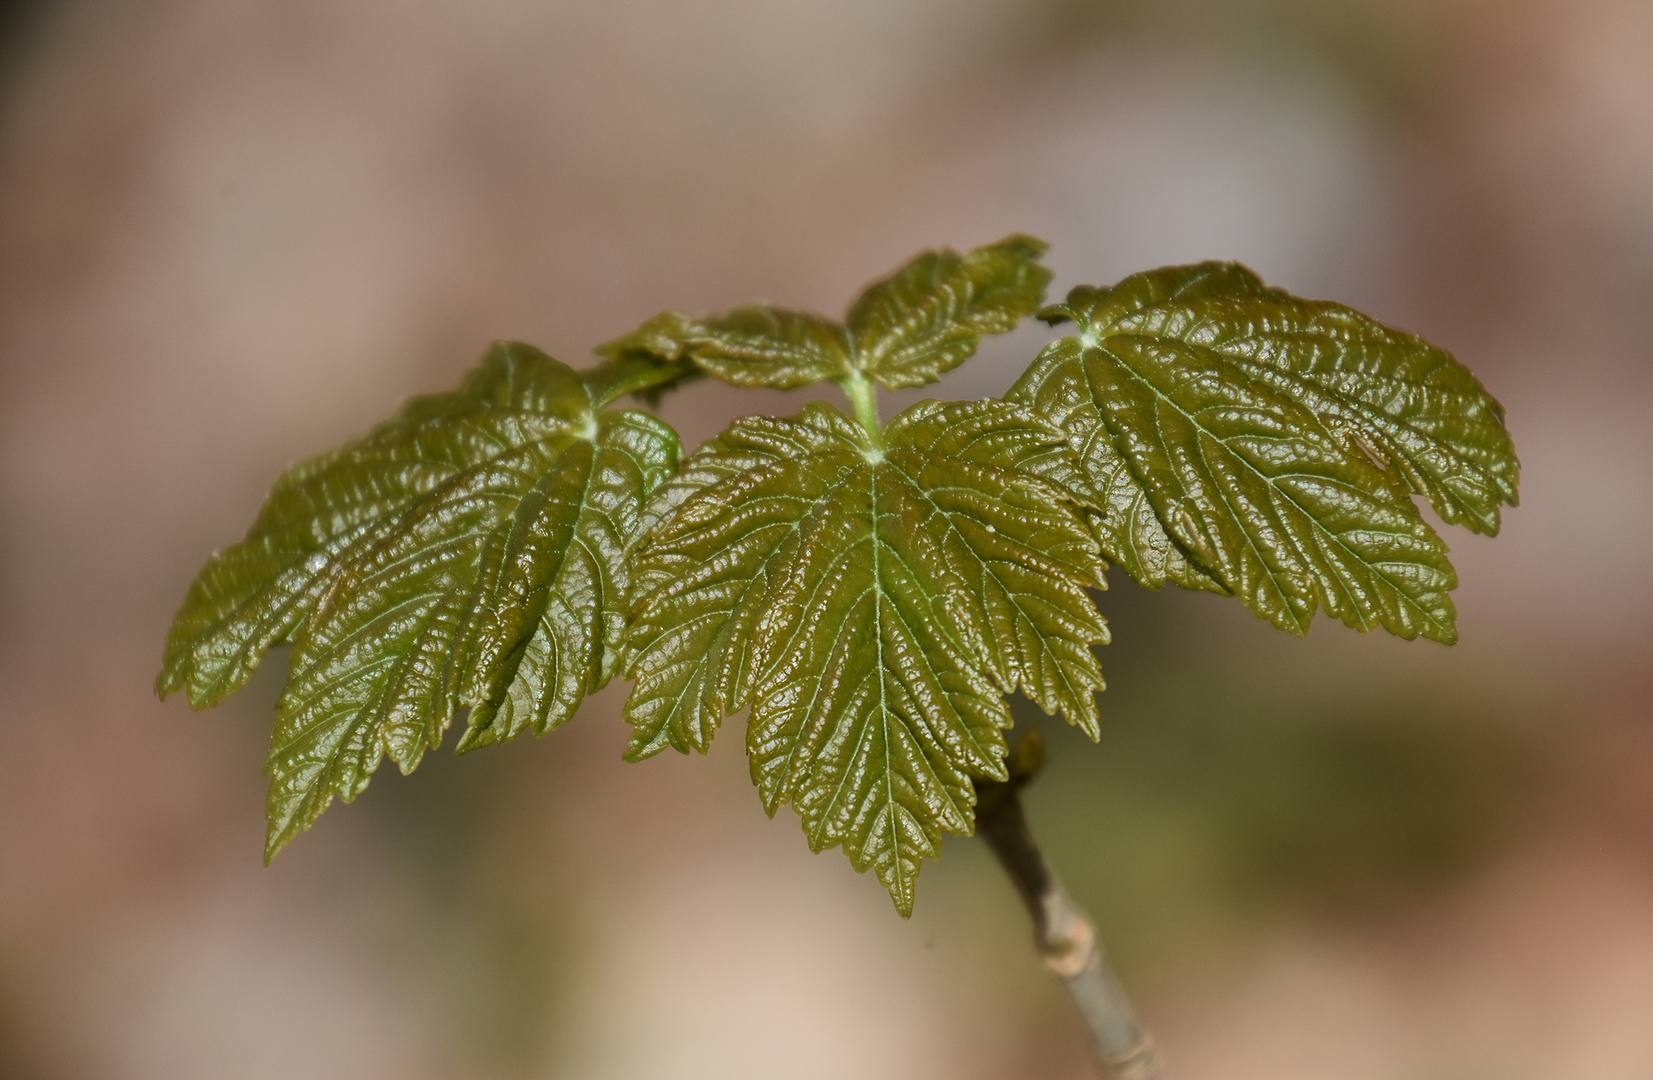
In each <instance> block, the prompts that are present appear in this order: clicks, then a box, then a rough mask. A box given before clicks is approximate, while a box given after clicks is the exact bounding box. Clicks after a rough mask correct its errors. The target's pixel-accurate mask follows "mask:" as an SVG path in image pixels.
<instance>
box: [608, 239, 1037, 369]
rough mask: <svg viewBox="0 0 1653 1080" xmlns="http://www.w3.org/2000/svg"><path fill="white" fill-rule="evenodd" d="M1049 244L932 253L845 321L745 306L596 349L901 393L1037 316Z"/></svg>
mask: <svg viewBox="0 0 1653 1080" xmlns="http://www.w3.org/2000/svg"><path fill="white" fill-rule="evenodd" d="M1044 252H1045V244H1044V242H1043V241H1041V240H1037V239H1034V238H1033V237H1031V236H1021V235H1017V236H1010V237H1007V238H1005V239H1004V240H1001V241H999V242H998V243H996V244H988V245H986V246H984V247H979V248H975V249H974V250H972V251H971V252H970V253H969V254H967V255H959V254H958V253H957V252H955V251H952V250H949V249H945V248H944V249H942V250H940V251H929V252H925V253H923V254H921V255H919V256H918V257H916V258H914V259H913V260H912V261H910V262H909V263H907V265H905V266H903V267H902V268H901V269H900V270H898V271H896V272H895V273H894V274H892V275H891V276H889V277H887V278H884V279H881V280H879V281H877V282H874V283H873V284H872V285H869V286H868V287H867V288H866V290H865V291H864V292H862V294H861V296H860V298H859V299H857V300H856V301H855V303H854V304H852V305H851V306H850V310H849V314H848V316H847V318H846V320H845V323H843V324H840V323H837V322H834V321H833V320H831V319H828V318H825V317H823V316H820V315H813V314H808V313H804V312H796V311H787V310H785V309H782V308H775V307H770V306H768V305H765V304H747V305H744V306H742V307H738V308H735V309H734V310H732V311H730V312H728V313H727V314H724V315H717V316H710V317H707V318H704V319H695V318H692V317H691V316H688V315H685V314H683V313H682V312H680V311H665V312H661V313H660V314H659V315H656V316H654V317H653V318H652V319H649V320H648V321H647V322H645V323H643V324H642V325H641V326H639V327H638V328H637V329H636V330H633V331H632V332H631V333H629V334H626V335H624V336H623V337H619V338H615V339H614V340H613V341H609V342H606V343H604V344H602V345H599V346H598V347H597V352H598V353H600V354H601V355H603V356H606V357H608V358H609V359H611V360H612V359H618V358H621V357H626V356H637V355H650V356H655V357H659V358H661V359H663V360H666V361H676V360H680V359H689V360H692V361H693V362H694V363H696V364H698V365H699V366H700V367H701V368H703V369H704V370H706V371H707V372H709V373H710V374H712V375H713V376H715V377H716V378H719V379H722V380H723V381H724V382H727V383H731V384H733V385H735V386H742V387H760V386H762V387H771V388H775V389H790V388H793V387H798V386H804V385H807V384H809V383H813V382H820V381H822V380H826V379H833V380H843V379H846V378H849V377H851V376H853V375H856V374H861V375H866V376H870V377H872V378H875V379H877V380H878V381H879V382H880V383H882V384H883V385H885V386H887V387H890V388H891V389H898V388H901V387H907V386H922V385H924V384H926V383H931V382H934V381H936V380H937V379H938V378H940V377H941V374H942V373H943V372H945V371H948V370H950V369H952V368H954V367H957V366H958V365H959V364H960V363H962V362H963V361H964V360H965V359H966V358H968V357H969V356H970V355H971V354H972V353H974V352H975V351H976V347H977V345H978V344H980V342H981V338H982V335H984V334H1002V333H1004V332H1006V331H1008V330H1011V329H1013V328H1014V327H1015V326H1016V324H1017V322H1019V321H1020V320H1021V319H1022V318H1023V317H1025V316H1027V315H1031V314H1033V312H1035V311H1036V310H1038V307H1039V304H1040V302H1041V301H1042V300H1043V297H1044V291H1045V286H1046V285H1048V284H1049V282H1050V271H1048V270H1046V269H1045V268H1044V267H1042V266H1040V265H1039V264H1038V261H1037V260H1038V259H1039V258H1040V256H1042V255H1043V254H1044Z"/></svg>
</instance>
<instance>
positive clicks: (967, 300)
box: [844, 235, 1051, 390]
mask: <svg viewBox="0 0 1653 1080" xmlns="http://www.w3.org/2000/svg"><path fill="white" fill-rule="evenodd" d="M1045 249H1046V244H1045V242H1044V241H1043V240H1038V239H1035V238H1034V237H1031V236H1021V235H1016V236H1009V237H1006V238H1005V239H1003V240H1001V241H999V242H998V243H996V244H988V245H987V246H985V247H979V248H976V249H975V250H973V251H971V252H970V253H969V254H968V255H962V256H961V255H959V254H958V253H957V252H954V251H952V250H949V249H947V248H943V249H942V250H940V251H927V252H925V253H924V254H922V255H919V256H918V257H917V258H915V259H913V260H912V261H911V262H909V263H908V264H907V265H906V266H903V267H902V268H901V269H900V270H897V271H896V272H895V273H894V274H892V275H891V276H889V277H887V278H885V279H884V280H882V281H878V282H874V283H873V284H872V285H869V286H868V287H867V289H866V291H865V292H863V293H862V294H861V296H860V298H859V299H857V300H856V301H855V303H854V304H853V305H851V306H850V309H849V314H848V316H846V318H845V320H844V322H845V325H846V326H847V327H848V329H849V333H850V337H851V339H852V340H853V341H854V343H855V360H856V365H857V367H858V368H859V369H860V370H862V371H864V372H866V373H867V374H869V375H871V376H873V377H874V378H876V379H877V380H878V381H879V382H881V383H883V384H884V385H885V386H887V387H889V388H890V389H892V390H899V389H901V388H903V387H907V386H923V385H925V384H926V383H932V382H935V381H936V380H937V379H939V378H941V376H942V373H943V372H946V371H951V370H952V369H953V368H955V367H958V366H959V365H960V364H962V363H963V362H964V361H965V360H966V359H968V358H969V357H970V356H971V355H972V354H974V353H975V351H976V346H977V345H979V344H981V339H982V335H984V334H1003V333H1006V332H1007V331H1010V330H1014V329H1015V328H1016V324H1017V323H1018V322H1020V321H1021V320H1022V319H1023V318H1025V317H1026V316H1028V315H1031V314H1033V313H1034V312H1035V311H1037V310H1039V305H1040V303H1042V302H1043V300H1044V296H1045V287H1046V286H1047V285H1049V284H1050V277H1051V274H1050V271H1049V270H1047V269H1045V268H1044V267H1043V266H1040V265H1039V263H1038V262H1037V260H1038V259H1039V258H1040V257H1041V256H1043V255H1044V253H1045Z"/></svg>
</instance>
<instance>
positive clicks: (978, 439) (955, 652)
mask: <svg viewBox="0 0 1653 1080" xmlns="http://www.w3.org/2000/svg"><path fill="white" fill-rule="evenodd" d="M1062 451H1063V435H1062V433H1061V431H1060V430H1058V429H1056V428H1054V427H1052V426H1050V425H1047V424H1044V423H1042V422H1040V421H1039V420H1037V419H1036V418H1034V417H1032V416H1031V415H1029V414H1028V413H1027V412H1026V411H1025V410H1023V409H1021V408H1019V407H1017V406H1015V405H1012V404H1008V403H1005V402H994V401H986V402H967V403H950V404H938V403H936V402H922V403H920V404H918V405H915V406H914V407H912V408H911V409H908V410H907V411H906V412H904V413H902V414H901V415H900V416H898V417H896V418H895V419H894V420H893V421H891V422H890V424H889V425H888V426H887V427H886V428H885V429H884V431H883V433H882V439H881V440H878V439H875V438H874V437H873V436H871V435H870V434H869V433H868V432H867V430H866V429H865V428H863V427H862V426H861V425H860V424H858V423H856V422H855V421H854V420H851V419H850V418H849V417H847V416H845V415H844V414H843V413H842V412H840V411H839V410H837V409H835V408H832V407H830V406H827V405H823V404H811V405H809V406H807V407H806V408H805V409H804V411H803V412H801V413H799V414H798V415H797V416H795V417H792V418H788V419H776V418H770V417H747V418H744V419H742V420H738V421H736V422H735V424H734V425H733V426H732V427H730V428H729V429H728V430H727V431H726V432H724V433H723V434H722V435H721V436H719V437H718V438H716V439H714V440H712V441H711V442H709V443H708V444H707V445H706V446H704V447H702V448H701V450H700V451H698V452H697V453H696V454H695V455H694V456H692V457H691V458H690V459H689V460H688V461H687V462H686V463H685V466H684V469H683V471H682V473H681V474H680V475H679V476H678V477H677V478H676V479H675V480H673V481H672V482H670V483H668V484H667V485H666V486H665V487H663V488H662V489H661V491H660V492H659V493H658V494H657V495H656V497H655V500H654V505H653V506H651V508H650V511H649V512H650V514H651V515H654V516H655V517H657V518H660V519H661V520H660V524H659V525H658V526H657V527H656V529H655V530H654V532H653V533H652V534H651V538H650V540H649V541H648V542H647V543H646V544H645V545H644V547H643V548H642V549H640V550H639V552H638V555H637V562H636V582H637V586H636V588H637V595H638V597H639V599H638V601H637V603H636V604H635V606H634V615H633V618H634V621H633V625H632V628H631V630H630V633H629V636H628V659H627V674H628V675H631V676H633V677H635V678H636V680H637V683H636V686H635V687H634V689H633V691H632V694H631V697H630V698H629V699H628V701H627V703H626V718H627V719H628V720H629V721H630V722H631V723H632V724H634V725H635V726H636V730H635V731H634V733H633V738H632V743H631V747H630V748H629V750H628V752H627V756H628V757H629V758H631V759H634V760H635V759H638V758H641V757H646V756H648V755H650V754H653V753H655V752H658V751H659V750H661V749H663V748H664V747H666V746H668V745H669V746H673V747H675V748H677V749H678V750H681V751H687V750H689V749H690V748H694V749H699V750H705V749H706V747H707V745H708V744H709V742H710V740H711V737H712V734H713V732H714V730H715V729H716V726H717V724H718V722H719V721H720V720H721V719H722V718H723V717H724V716H726V715H729V714H730V713H733V712H736V711H738V710H740V709H743V708H747V707H748V706H749V707H750V708H751V719H750V723H749V727H748V736H747V752H748V754H749V756H750V760H751V768H752V776H753V780H754V782H755V783H756V784H757V786H758V789H759V792H760V794H761V796H762V798H763V803H764V806H765V808H766V809H767V810H768V811H769V812H770V813H771V814H772V813H774V812H775V810H776V808H777V807H778V806H780V805H781V804H782V803H786V802H790V803H792V805H793V806H794V807H795V808H796V810H797V811H798V813H799V815H800V817H801V818H802V819H803V823H804V830H805V833H806V835H807V837H808V839H809V843H810V846H811V847H812V848H813V849H815V850H817V851H819V850H821V849H823V848H826V847H831V846H834V845H838V844H841V845H842V846H843V847H844V850H845V852H846V853H847V854H848V855H849V857H850V859H851V861H852V863H853V864H854V866H855V867H856V869H857V870H865V869H866V868H867V867H869V866H871V867H873V868H874V870H875V871H876V872H877V874H878V877H879V880H880V881H882V882H883V883H884V885H885V886H886V887H887V888H888V889H889V891H890V894H891V896H892V897H893V898H894V900H895V903H896V906H897V907H898V908H899V909H900V910H901V911H902V912H903V914H906V913H908V912H910V911H911V907H912V897H913V883H914V878H915V876H916V875H917V873H918V869H919V863H920V860H921V859H923V858H925V857H928V856H933V855H935V854H936V853H937V851H938V849H939V844H940V839H941V835H942V834H943V833H946V832H951V833H955V834H958V833H968V832H970V831H971V829H972V827H973V817H972V807H973V806H974V794H973V792H972V789H971V785H970V778H971V777H972V776H986V777H994V778H999V779H1003V777H1004V775H1005V773H1004V764H1003V760H1004V755H1005V743H1004V739H1003V736H1002V734H1001V733H1000V732H1001V729H1002V728H1004V727H1006V726H1008V724H1009V722H1010V718H1009V713H1008V711H1007V709H1006V707H1005V704H1004V701H1003V698H1002V694H1003V693H1005V692H1009V691H1012V690H1017V689H1020V690H1021V691H1022V692H1024V693H1026V694H1028V695H1029V696H1030V697H1032V698H1033V699H1034V700H1036V701H1038V702H1039V703H1040V704H1041V705H1042V706H1043V707H1044V708H1045V709H1046V710H1047V711H1052V710H1056V709H1060V710H1061V711H1062V712H1063V713H1064V714H1065V715H1066V716H1067V718H1068V719H1069V720H1070V721H1072V722H1075V723H1077V724H1079V725H1081V726H1083V727H1084V728H1085V729H1086V730H1087V731H1088V732H1090V733H1091V734H1092V735H1093V736H1094V735H1095V733H1096V713H1095V702H1094V692H1095V691H1096V690H1097V689H1100V688H1101V686H1102V678H1101V673H1100V671H1099V670H1098V669H1097V666H1096V659H1095V656H1094V654H1093V652H1092V650H1091V646H1092V645H1094V644H1096V643H1099V642H1102V641H1105V640H1106V637H1107V634H1106V628H1105V627H1104V625H1103V622H1102V620H1101V617H1100V616H1099V615H1098V614H1097V613H1096V611H1095V608H1094V606H1093V605H1092V604H1091V601H1090V599H1089V597H1088V595H1087V594H1086V593H1085V591H1084V590H1085V587H1086V586H1097V585H1100V582H1101V569H1102V568H1101V564H1100V562H1099V560H1098V550H1097V546H1096V543H1095V540H1094V538H1093V537H1092V536H1091V535H1090V534H1089V531H1088V530H1087V529H1086V528H1085V527H1084V524H1083V522H1082V521H1081V519H1080V518H1079V517H1078V516H1077V515H1076V512H1075V507H1074V506H1073V504H1072V503H1071V502H1070V501H1069V500H1068V499H1067V498H1066V497H1065V495H1064V493H1063V492H1062V490H1061V489H1060V488H1058V487H1057V486H1055V485H1053V484H1051V483H1050V482H1049V481H1047V480H1046V479H1044V478H1042V477H1041V476H1040V475H1039V472H1038V469H1039V467H1040V463H1041V462H1043V461H1045V460H1047V459H1049V458H1050V457H1052V456H1053V455H1057V456H1061V454H1062Z"/></svg>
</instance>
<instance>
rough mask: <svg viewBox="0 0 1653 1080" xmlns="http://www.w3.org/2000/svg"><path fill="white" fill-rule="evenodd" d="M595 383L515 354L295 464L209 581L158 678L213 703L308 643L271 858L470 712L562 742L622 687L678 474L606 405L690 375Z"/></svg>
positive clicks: (640, 423)
mask: <svg viewBox="0 0 1653 1080" xmlns="http://www.w3.org/2000/svg"><path fill="white" fill-rule="evenodd" d="M677 374H680V373H675V372H673V371H672V370H670V369H668V368H665V367H661V366H659V365H647V364H642V365H636V364H634V365H631V366H629V367H627V368H624V369H598V374H597V377H596V378H582V376H581V374H580V373H576V372H574V371H572V370H571V369H569V368H568V367H566V366H565V365H563V364H561V363H559V362H557V361H556V360H553V359H552V358H550V357H548V356H546V355H545V354H543V353H541V352H539V351H538V350H535V349H533V348H531V347H529V346H526V345H520V344H515V343H501V344H499V345H496V346H495V347H494V348H493V349H492V350H491V351H490V352H489V353H488V354H487V355H486V356H485V357H484V359H483V362H482V364H481V365H480V366H479V367H478V369H477V370H476V371H475V372H473V373H472V374H471V375H470V376H469V377H468V378H467V380H466V381H465V383H464V385H463V386H462V387H461V388H460V389H459V390H458V391H455V392H452V393H448V394H438V395H433V396H430V397H426V398H417V399H414V400H413V401H411V402H409V403H408V405H406V406H404V407H403V408H402V409H401V410H400V411H399V412H398V413H397V414H396V415H395V416H394V417H392V418H391V419H390V420H389V421H387V422H385V423H384V424H382V425H380V426H379V427H378V428H375V429H374V430H373V431H372V432H371V433H369V434H368V435H367V436H366V437H365V438H363V439H361V440H359V441H357V442H355V443H351V444H348V445H346V446H344V447H341V448H340V449H338V450H335V451H333V452H332V453H329V454H325V455H323V456H321V457H319V458H316V459H314V460H312V461H309V462H305V463H302V464H300V465H297V466H295V467H294V468H292V469H290V470H289V471H288V472H287V473H286V474H285V475H284V476H283V477H282V478H281V480H280V481H278V482H277V484H276V487H275V489H274V490H273V491H272V492H271V495H270V497H269V499H268V500H267V501H266V503H265V506H264V508H263V510H262V511H261V512H260V514H259V517H258V519H257V521H255V522H254V524H253V527H252V529H251V530H250V531H249V532H248V535H247V537H246V539H244V540H243V541H241V542H240V543H239V544H236V545H234V546H232V547H230V548H226V549H225V550H223V551H220V552H218V553H217V554H215V555H214V556H213V558H212V559H211V560H210V561H209V562H208V564H207V566H206V567H205V568H204V569H203V570H202V572H201V574H200V576H199V577H198V578H197V579H196V581H195V583H194V585H192V586H191V589H190V592H189V595H188V596H187V597H186V599H185V602H184V606H183V608H182V609H181V610H180V612H179V613H178V616H177V618H176V619H175V621H174V624H173V630H172V634H171V636H170V638H169V640H168V645H167V651H166V657H165V663H164V666H163V669H162V672H161V675H160V677H159V678H158V680H157V689H158V690H159V691H160V692H161V693H162V694H163V695H164V694H166V693H168V692H170V691H173V690H178V689H187V690H188V692H189V697H190V701H191V704H192V705H195V706H196V707H202V706H204V705H209V704H212V703H213V702H215V701H217V700H218V699H219V698H221V697H222V696H223V695H224V694H225V693H228V692H229V691H231V690H233V689H235V688H236V687H237V686H239V685H240V684H241V683H242V682H244V681H245V679H246V678H247V676H248V675H249V674H250V672H251V671H252V669H253V667H254V666H255V665H256V664H257V663H258V661H259V659H260V657H261V656H262V654H263V653H264V651H265V650H266V649H268V648H269V647H270V646H271V645H273V644H275V643H277V642H280V641H284V640H291V641H292V642H293V643H294V649H293V655H292V657H291V661H290V670H289V677H288V684H287V688H286V690H285V692H284V693H283V695H282V699H281V703H280V705H279V708H278V716H277V721H276V729H275V736H274V740H273V743H272V748H271V752H270V757H269V759H268V762H267V764H266V771H267V772H268V773H269V774H270V776H271V778H272V783H271V789H270V799H269V817H270V833H269V841H268V845H267V854H273V853H274V852H275V851H276V850H278V849H279V848H280V847H281V846H282V845H283V844H285V843H286V842H287V840H289V839H291V837H292V836H293V835H294V834H295V833H296V832H298V831H300V830H302V829H304V828H307V827H308V826H309V825H310V824H311V823H312V822H313V821H314V820H315V818H316V817H317V816H318V815H319V814H320V813H321V812H322V810H324V809H325V808H326V806H327V804H328V803H329V802H330V801H331V799H332V798H333V796H334V795H338V796H340V797H342V798H344V799H345V800H347V801H348V800H350V799H352V798H354V797H355V795H356V794H358V793H359V792H360V791H361V790H362V788H363V787H365V786H366V784H367V781H368V777H369V776H370V774H371V773H372V771H373V770H374V769H375V768H376V767H377V765H378V764H379V761H380V760H381V758H382V757H383V756H385V755H386V754H388V755H389V756H390V757H391V759H392V760H393V761H395V762H396V763H397V764H398V765H399V766H400V767H401V768H402V770H403V771H404V772H406V771H410V770H411V769H412V768H413V767H414V766H415V765H416V764H417V763H418V761H419V759H420V757H421V756H422V754H423V752H424V749H425V747H427V746H436V745H438V744H439V743H440V741H441V737H442V733H443V731H444V730H445V729H446V727H447V726H448V724H449V722H450V721H451V720H452V718H453V715H454V713H455V712H456V711H457V710H458V709H459V708H460V707H465V706H468V707H469V708H470V709H471V717H470V729H469V731H467V733H466V735H465V737H464V739H463V740H462V742H461V749H469V748H472V747H475V746H480V745H485V744H487V743H490V742H495V741H498V740H501V739H507V738H511V737H513V736H515V735H517V734H520V733H521V732H522V731H525V730H528V729H530V728H532V729H533V730H535V731H537V732H543V731H546V730H549V729H550V728H551V727H554V726H556V725H557V724H559V723H561V722H562V721H564V720H566V719H567V718H568V717H569V716H570V715H572V713H573V711H574V709H575V707H576V706H577V705H578V704H579V702H580V700H581V699H582V698H583V696H584V695H585V693H586V692H588V691H589V690H594V689H596V688H598V687H600V686H601V685H602V684H603V683H604V682H606V681H607V679H608V678H609V677H610V675H612V673H613V671H614V669H615V667H616V664H617V660H618V655H619V654H618V647H619V644H620V638H621V634H622V632H623V627H624V598H625V595H626V593H627V591H628V588H629V573H630V570H629V555H630V549H631V547H632V546H633V545H634V544H635V542H636V541H637V539H638V536H639V526H640V522H641V513H642V510H643V506H644V502H645V500H646V498H647V496H648V495H649V494H650V493H651V492H652V491H653V490H654V489H655V488H656V487H657V486H658V485H659V484H660V483H661V482H662V481H663V480H664V479H665V478H666V477H667V476H669V475H670V474H671V473H672V472H673V471H674V469H675V468H676V464H677V457H678V445H677V438H676V436H675V434H673V433H672V431H671V429H670V428H667V427H666V426H665V425H663V424H661V423H660V422H659V421H656V420H654V419H653V418H651V417H649V416H646V415H645V414H643V413H639V412H635V411H629V410H621V409H613V408H605V406H606V405H608V404H609V402H610V401H611V400H612V399H614V398H616V397H618V396H619V395H621V394H623V393H626V392H629V391H637V390H644V389H647V388H648V387H649V386H651V385H658V384H659V383H660V382H663V381H667V380H669V379H670V378H674V377H676V375H677Z"/></svg>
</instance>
